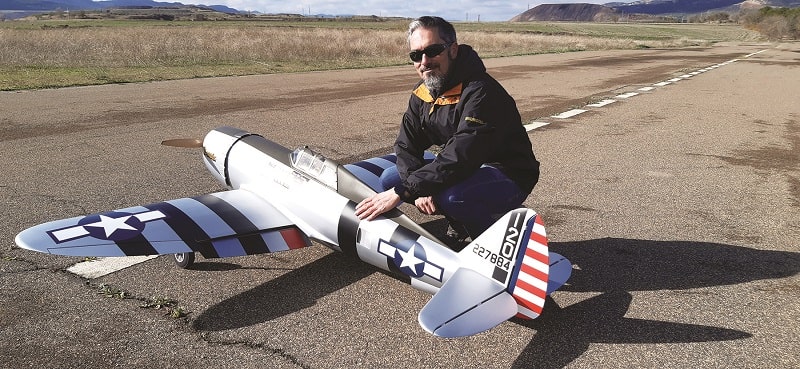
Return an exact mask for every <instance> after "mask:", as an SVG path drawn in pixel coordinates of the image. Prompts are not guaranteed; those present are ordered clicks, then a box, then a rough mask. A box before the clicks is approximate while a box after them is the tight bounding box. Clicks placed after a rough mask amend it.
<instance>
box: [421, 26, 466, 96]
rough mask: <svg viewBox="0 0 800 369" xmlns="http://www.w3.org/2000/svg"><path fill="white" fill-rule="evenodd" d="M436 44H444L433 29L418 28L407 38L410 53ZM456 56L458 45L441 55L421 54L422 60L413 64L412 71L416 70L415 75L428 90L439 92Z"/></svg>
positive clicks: (447, 49) (453, 45) (451, 46)
mask: <svg viewBox="0 0 800 369" xmlns="http://www.w3.org/2000/svg"><path fill="white" fill-rule="evenodd" d="M436 44H445V41H444V40H442V39H441V38H439V32H438V30H437V29H435V28H434V29H428V28H418V29H417V30H415V31H414V33H412V34H411V37H410V38H409V46H410V47H411V50H412V51H413V50H424V49H425V48H426V47H428V46H431V45H436ZM457 54H458V45H457V44H456V43H453V44H452V45H450V46H449V47H448V48H446V49H445V50H444V51H443V52H442V53H441V54H438V55H436V56H432V57H429V56H427V55H424V54H423V55H422V60H420V61H419V62H414V69H416V70H417V74H419V76H420V78H422V80H423V81H424V82H425V85H426V86H428V89H429V90H434V89H435V90H437V91H439V92H441V91H440V90H441V88H442V87H443V84H444V82H445V79H446V78H447V73H448V72H449V71H450V67H451V66H452V64H453V60H454V59H455V58H456V55H457Z"/></svg>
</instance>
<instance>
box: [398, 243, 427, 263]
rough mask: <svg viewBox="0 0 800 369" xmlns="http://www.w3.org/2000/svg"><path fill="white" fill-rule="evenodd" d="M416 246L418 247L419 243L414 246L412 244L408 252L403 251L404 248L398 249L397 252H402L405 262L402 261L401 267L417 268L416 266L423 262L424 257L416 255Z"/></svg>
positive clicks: (401, 255)
mask: <svg viewBox="0 0 800 369" xmlns="http://www.w3.org/2000/svg"><path fill="white" fill-rule="evenodd" d="M416 248H417V245H413V246H411V248H410V249H408V251H407V252H403V251H402V250H400V249H397V253H399V254H400V257H401V258H403V262H402V263H400V267H401V268H403V267H406V268H411V269H415V268H414V266H416V265H419V264H422V263H423V261H422V259H420V258H418V257H416V256H414V250H415V249H416Z"/></svg>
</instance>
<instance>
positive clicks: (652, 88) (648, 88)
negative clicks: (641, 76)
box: [639, 86, 656, 92]
mask: <svg viewBox="0 0 800 369" xmlns="http://www.w3.org/2000/svg"><path fill="white" fill-rule="evenodd" d="M655 89H656V88H655V87H653V86H647V87H642V88H640V89H639V91H644V92H647V91H653V90H655Z"/></svg>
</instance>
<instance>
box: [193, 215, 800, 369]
mask: <svg viewBox="0 0 800 369" xmlns="http://www.w3.org/2000/svg"><path fill="white" fill-rule="evenodd" d="M435 226H440V224H435ZM550 248H551V249H552V250H553V251H555V252H558V253H560V254H562V255H564V256H566V257H567V258H569V259H570V261H572V263H573V264H574V265H576V266H577V267H578V269H575V270H573V275H572V277H571V278H570V281H569V283H568V284H567V285H565V286H563V287H562V288H561V290H564V291H573V292H600V293H601V294H600V295H597V296H594V297H592V298H589V299H587V300H585V301H582V302H579V303H576V304H573V305H570V306H567V307H564V308H562V307H560V306H558V305H557V304H556V303H555V301H553V300H552V299H548V301H547V305H546V306H545V311H544V314H542V316H541V317H539V318H538V319H535V320H532V321H525V320H519V319H512V322H515V323H517V324H521V325H523V326H526V327H529V328H531V329H534V330H536V335H535V336H534V338H533V339H532V340H531V341H530V342H529V343H528V345H527V346H526V347H525V349H523V351H522V352H521V354H520V355H519V356H518V357H517V359H516V361H515V363H514V365H513V367H516V368H534V367H535V368H561V367H564V366H566V365H568V364H569V363H570V362H572V361H573V360H575V359H576V358H578V357H580V356H581V355H582V354H583V353H584V352H586V350H587V349H588V348H589V345H590V344H591V343H689V342H711V341H725V340H736V339H744V338H748V337H751V336H752V335H751V334H749V333H747V332H742V331H737V330H733V329H727V328H720V327H711V326H704V325H695V324H683V323H672V322H662V321H654V320H643V319H632V318H625V314H626V312H627V311H628V308H629V306H630V303H631V301H632V299H633V297H632V295H631V294H630V292H629V291H652V290H675V289H688V288H700V287H708V286H717V285H730V284H737V283H744V282H749V281H754V280H760V279H772V278H784V277H789V276H792V275H795V274H797V273H798V272H800V253H792V252H781V251H765V250H756V249H750V248H746V247H738V246H731V245H723V244H716V243H703V242H691V241H649V240H633V239H620V238H603V239H595V240H586V241H579V242H551V243H550ZM376 271H377V272H380V270H378V269H377V268H374V267H372V266H369V265H367V264H365V263H363V262H361V261H358V260H352V259H350V258H348V257H346V256H345V255H343V254H339V253H331V254H329V255H327V256H325V257H322V258H321V259H319V260H316V261H314V262H312V263H310V264H307V265H305V266H303V267H301V268H298V269H295V270H292V271H290V272H288V273H286V274H284V275H282V276H280V277H278V278H276V279H273V280H271V281H268V282H266V283H264V284H262V285H260V286H258V287H256V288H254V289H251V290H248V291H245V292H243V293H241V294H239V295H236V296H234V297H231V298H229V299H227V300H224V301H221V302H220V303H218V304H216V305H214V306H211V307H210V308H209V309H207V310H206V311H204V312H203V313H202V314H201V315H200V316H199V317H197V319H195V320H194V322H193V327H194V328H195V329H197V330H201V331H220V330H227V329H234V328H242V327H247V326H251V325H255V324H259V323H263V322H266V321H269V320H272V319H276V318H278V317H281V316H284V315H286V314H291V313H293V312H296V311H298V310H301V309H303V308H306V307H309V306H312V305H314V304H315V303H316V300H317V299H319V298H322V297H324V296H326V295H328V294H330V293H333V292H335V291H337V290H339V289H341V288H344V287H346V286H349V285H350V284H352V283H355V282H357V281H359V280H361V279H362V278H365V277H367V276H369V275H371V274H373V273H375V272H376ZM387 275H389V274H387ZM556 293H558V292H556Z"/></svg>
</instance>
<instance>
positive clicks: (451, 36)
mask: <svg viewBox="0 0 800 369" xmlns="http://www.w3.org/2000/svg"><path fill="white" fill-rule="evenodd" d="M419 28H426V29H431V28H436V29H437V30H438V31H439V38H441V39H442V41H444V42H445V43H448V44H449V43H454V42H458V41H457V39H456V29H455V28H453V25H452V24H450V22H448V21H446V20H444V19H443V18H440V17H433V16H428V15H426V16H424V17H419V18H417V19H415V20H413V21H411V23H409V24H408V36H407V38H408V42H409V44H410V43H411V34H412V33H414V31H416V30H417V29H419Z"/></svg>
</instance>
